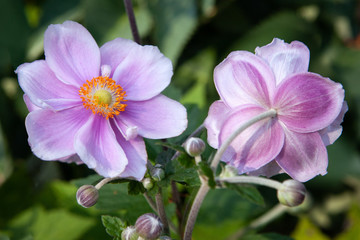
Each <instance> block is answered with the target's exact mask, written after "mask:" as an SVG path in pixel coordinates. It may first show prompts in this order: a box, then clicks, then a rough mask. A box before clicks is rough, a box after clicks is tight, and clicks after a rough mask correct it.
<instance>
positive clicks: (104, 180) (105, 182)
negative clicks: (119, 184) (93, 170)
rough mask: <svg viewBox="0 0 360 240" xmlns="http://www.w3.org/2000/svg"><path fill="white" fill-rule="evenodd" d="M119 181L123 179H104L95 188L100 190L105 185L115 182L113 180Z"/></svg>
mask: <svg viewBox="0 0 360 240" xmlns="http://www.w3.org/2000/svg"><path fill="white" fill-rule="evenodd" d="M117 179H121V177H113V178H104V179H102V180H101V181H100V182H98V183H97V184H96V185H95V188H96V189H97V190H99V189H100V188H102V187H103V186H104V185H105V184H107V183H109V182H111V181H113V180H117Z"/></svg>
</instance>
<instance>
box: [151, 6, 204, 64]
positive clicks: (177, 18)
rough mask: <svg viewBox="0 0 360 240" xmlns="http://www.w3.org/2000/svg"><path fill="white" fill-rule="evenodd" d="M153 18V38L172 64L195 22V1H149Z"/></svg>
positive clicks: (192, 30) (192, 29)
mask: <svg viewBox="0 0 360 240" xmlns="http://www.w3.org/2000/svg"><path fill="white" fill-rule="evenodd" d="M149 5H150V9H151V11H152V14H153V17H154V20H155V24H154V25H155V39H156V41H157V45H158V46H159V48H160V50H161V52H162V53H164V55H165V56H166V57H168V58H170V59H171V60H172V62H173V64H174V65H176V62H177V59H178V57H179V55H180V53H181V52H182V50H183V48H184V47H185V44H186V43H187V41H188V39H189V38H190V36H191V34H192V33H193V32H194V30H195V28H196V24H197V9H196V1H178V0H153V1H149Z"/></svg>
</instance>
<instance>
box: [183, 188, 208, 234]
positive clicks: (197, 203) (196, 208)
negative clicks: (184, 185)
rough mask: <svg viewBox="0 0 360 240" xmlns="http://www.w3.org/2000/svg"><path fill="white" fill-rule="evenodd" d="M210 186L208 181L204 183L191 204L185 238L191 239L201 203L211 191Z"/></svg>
mask: <svg viewBox="0 0 360 240" xmlns="http://www.w3.org/2000/svg"><path fill="white" fill-rule="evenodd" d="M209 190H210V187H209V185H208V184H207V182H205V183H203V184H202V185H201V187H200V189H199V191H198V192H197V194H196V197H195V199H194V203H193V205H192V206H191V209H190V212H189V216H188V219H187V221H186V226H185V233H184V238H183V239H184V240H191V236H192V232H193V230H194V226H195V222H196V218H197V215H198V213H199V210H200V207H201V204H202V202H203V200H204V198H205V196H206V194H207V193H208V192H209Z"/></svg>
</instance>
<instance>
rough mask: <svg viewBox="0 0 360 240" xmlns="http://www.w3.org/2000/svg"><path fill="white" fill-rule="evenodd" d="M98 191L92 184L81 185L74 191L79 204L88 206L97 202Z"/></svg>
mask: <svg viewBox="0 0 360 240" xmlns="http://www.w3.org/2000/svg"><path fill="white" fill-rule="evenodd" d="M98 198H99V191H98V190H97V189H96V188H95V187H94V186H93V185H83V186H81V187H80V188H79V189H78V190H77V192H76V200H77V202H78V204H79V205H81V206H83V207H85V208H89V207H91V206H93V205H95V203H96V202H97V200H98Z"/></svg>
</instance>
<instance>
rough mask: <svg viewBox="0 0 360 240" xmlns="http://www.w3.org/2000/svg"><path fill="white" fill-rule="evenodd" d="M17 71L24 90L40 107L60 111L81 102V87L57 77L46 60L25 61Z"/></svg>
mask: <svg viewBox="0 0 360 240" xmlns="http://www.w3.org/2000/svg"><path fill="white" fill-rule="evenodd" d="M16 73H17V74H18V78H19V84H20V87H21V88H22V90H23V91H24V92H25V93H26V95H27V96H28V97H29V98H30V100H31V102H32V103H33V104H35V105H37V106H38V107H40V108H51V109H53V110H57V111H58V110H62V109H66V108H70V107H74V106H77V105H79V104H81V99H80V97H79V89H77V88H76V87H74V86H71V85H68V84H65V83H63V82H61V81H60V80H59V79H57V78H56V76H55V74H54V73H53V72H52V71H51V70H50V68H49V67H48V65H47V63H46V62H45V61H44V60H39V61H34V62H32V63H24V64H22V65H20V66H19V67H18V68H17V69H16Z"/></svg>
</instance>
